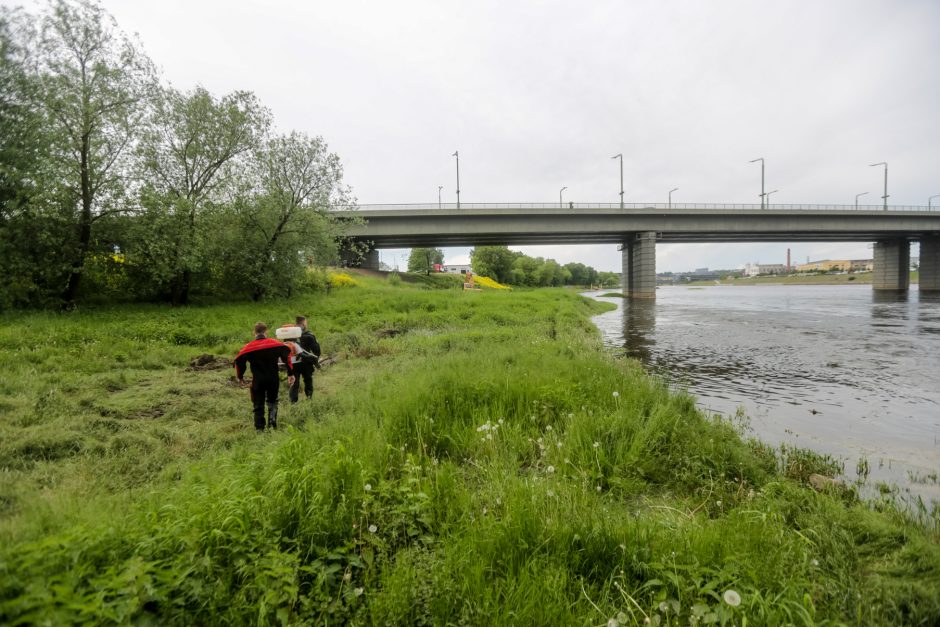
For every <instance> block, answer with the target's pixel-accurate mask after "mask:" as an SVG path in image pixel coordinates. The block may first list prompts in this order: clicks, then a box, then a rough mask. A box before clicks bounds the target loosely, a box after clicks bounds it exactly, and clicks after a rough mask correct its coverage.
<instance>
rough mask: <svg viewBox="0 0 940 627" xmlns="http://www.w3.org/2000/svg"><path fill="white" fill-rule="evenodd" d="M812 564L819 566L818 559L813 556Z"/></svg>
mask: <svg viewBox="0 0 940 627" xmlns="http://www.w3.org/2000/svg"><path fill="white" fill-rule="evenodd" d="M813 566H819V560H818V559H816V558H813Z"/></svg>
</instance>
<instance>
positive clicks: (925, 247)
mask: <svg viewBox="0 0 940 627" xmlns="http://www.w3.org/2000/svg"><path fill="white" fill-rule="evenodd" d="M919 289H920V291H921V293H924V292H930V293H933V294H936V293H937V292H940V237H938V236H936V235H927V236H924V237H921V238H920V288H919Z"/></svg>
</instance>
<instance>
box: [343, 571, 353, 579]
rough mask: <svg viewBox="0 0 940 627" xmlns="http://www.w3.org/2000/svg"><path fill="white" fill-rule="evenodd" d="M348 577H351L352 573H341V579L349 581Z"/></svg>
mask: <svg viewBox="0 0 940 627" xmlns="http://www.w3.org/2000/svg"><path fill="white" fill-rule="evenodd" d="M350 579H352V573H345V574H344V575H343V581H349V580H350Z"/></svg>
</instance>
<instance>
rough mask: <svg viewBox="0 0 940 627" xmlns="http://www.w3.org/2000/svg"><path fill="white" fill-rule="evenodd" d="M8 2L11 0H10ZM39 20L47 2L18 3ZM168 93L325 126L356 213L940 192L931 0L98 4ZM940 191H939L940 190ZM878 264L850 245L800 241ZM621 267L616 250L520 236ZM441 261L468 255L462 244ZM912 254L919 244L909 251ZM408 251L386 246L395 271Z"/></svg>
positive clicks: (709, 257) (699, 249)
mask: <svg viewBox="0 0 940 627" xmlns="http://www.w3.org/2000/svg"><path fill="white" fill-rule="evenodd" d="M2 1H3V3H4V4H15V3H11V2H9V1H8V0H2ZM25 4H26V6H27V7H28V8H30V9H31V10H35V7H36V5H35V4H30V3H29V2H27V3H25ZM103 5H104V6H105V7H106V8H107V9H108V10H109V11H110V12H111V13H112V14H113V15H114V16H115V18H116V19H117V21H118V23H119V24H120V26H121V27H122V28H123V29H124V30H125V31H128V32H136V33H137V34H138V35H139V37H140V40H141V42H142V44H143V47H144V49H145V50H146V51H147V53H148V54H149V55H150V56H151V58H152V59H153V60H154V62H155V63H156V64H157V65H158V66H159V67H160V68H161V69H162V72H163V75H164V77H165V79H166V80H167V81H168V82H170V83H172V84H173V85H174V86H176V87H177V88H181V89H189V88H192V87H193V86H195V85H197V84H201V85H203V86H205V87H206V88H208V89H209V90H211V91H213V92H215V93H216V94H217V95H221V94H224V93H227V92H230V91H232V90H236V89H247V90H251V91H253V92H255V93H256V94H257V95H258V96H259V97H260V99H261V100H262V101H263V102H264V103H265V104H266V105H267V106H268V107H270V108H271V110H272V111H273V113H274V119H275V123H276V125H277V127H278V129H279V130H282V131H289V130H294V129H296V130H301V131H304V132H307V133H310V134H314V135H322V136H323V137H324V139H325V140H326V141H327V143H328V144H329V145H330V148H331V150H333V151H334V152H336V153H338V154H339V156H340V157H341V159H342V161H343V163H344V165H345V173H346V176H345V178H346V182H347V183H348V184H349V185H351V186H352V187H353V190H354V192H355V195H356V196H357V197H358V199H359V202H360V204H369V203H408V202H437V188H438V185H443V186H444V200H445V202H447V201H449V202H453V201H454V188H455V185H454V178H455V177H454V159H453V157H452V156H451V155H452V153H453V152H454V150H458V149H459V150H460V181H461V201H462V202H468V203H470V202H485V201H493V202H552V201H557V199H558V191H559V189H560V188H561V187H563V186H567V188H568V189H567V190H566V191H565V196H564V198H565V202H568V201H569V200H570V201H576V202H590V201H597V202H617V201H618V192H619V187H620V181H619V170H618V164H617V162H616V161H612V160H611V158H610V157H611V155H614V154H616V153H623V156H624V178H625V188H626V196H625V200H626V202H665V201H666V198H667V193H668V191H669V190H670V189H672V188H674V187H678V188H679V190H678V191H677V192H675V193H674V194H673V201H674V202H734V203H748V202H753V203H759V202H760V199H759V197H758V194H759V193H760V165H759V164H757V163H748V162H749V161H750V160H751V159H754V158H756V157H764V158H765V159H766V167H767V189H768V191H769V190H773V189H779V190H780V191H779V192H778V193H776V194H774V196H773V197H772V199H773V202H774V203H838V204H852V203H853V202H854V199H855V194H857V193H860V192H866V191H867V192H869V194H868V196H865V197H863V199H862V202H863V203H865V202H866V201H868V202H870V203H871V204H879V203H880V202H881V201H880V198H879V197H880V196H881V193H882V190H881V188H882V185H883V178H882V177H883V171H882V169H881V168H872V167H869V164H870V163H874V162H878V161H887V162H888V163H889V165H890V170H889V182H888V186H889V189H888V193H889V194H890V195H891V198H890V202H891V203H893V204H909V205H926V204H927V198H928V196H931V195H933V194H940V2H938V1H937V0H877V1H869V0H826V1H824V2H821V1H819V0H788V1H777V2H762V1H756V0H755V1H733V0H720V1H719V0H714V1H708V2H707V1H704V0H686V1H673V0H646V1H631V2H626V1H622V0H621V1H618V2H614V1H591V2H573V1H571V2H568V1H557V2H555V1H545V0H540V1H529V2H513V1H509V0H501V1H472V2H471V1H465V2H457V1H448V0H433V1H432V0H429V1H423V2H412V1H403V0H398V1H396V2H378V1H376V2H360V1H355V0H342V1H340V0H334V1H332V2H319V1H310V0H304V1H302V0H282V1H279V2H271V1H261V0H255V1H247V0H224V1H222V0H198V1H197V0H187V1H185V2H183V1H181V0H161V1H159V2H142V1H140V0H105V1H104V2H103ZM935 200H936V201H940V198H938V199H935ZM790 247H791V248H792V249H793V254H794V259H795V260H800V261H802V260H804V259H805V258H806V257H812V258H814V259H818V258H826V257H830V258H832V257H846V256H848V257H856V258H861V257H870V256H871V250H870V247H869V246H868V245H866V244H864V243H859V244H818V243H814V244H799V243H796V244H792V245H790ZM786 248H787V245H786V244H738V245H727V244H720V245H706V244H699V245H675V244H674V245H660V246H659V247H658V250H657V268H658V269H659V270H661V271H663V270H672V271H681V270H688V269H692V268H696V267H702V266H708V267H711V268H730V267H738V266H741V265H743V264H744V263H745V262H749V261H750V262H755V261H760V262H763V263H783V262H784V261H785V255H786ZM521 250H525V251H526V252H527V253H529V254H533V255H542V256H547V257H553V258H555V259H557V260H558V261H560V262H562V263H566V262H569V261H581V262H585V263H589V264H591V265H593V266H594V267H596V268H598V269H601V270H618V271H619V269H620V255H619V253H618V252H617V251H616V247H614V246H554V247H523V248H521ZM446 252H447V253H448V255H447V256H448V261H449V262H458V263H459V262H461V261H462V260H465V259H466V255H467V252H468V249H450V250H448V251H446ZM914 253H915V254H916V250H915V251H914ZM401 254H402V253H401V252H400V251H399V252H397V253H396V252H383V255H382V258H383V260H384V261H387V262H389V263H390V264H391V265H394V262H395V256H396V255H401Z"/></svg>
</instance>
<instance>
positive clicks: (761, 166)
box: [749, 157, 767, 209]
mask: <svg viewBox="0 0 940 627" xmlns="http://www.w3.org/2000/svg"><path fill="white" fill-rule="evenodd" d="M758 161H760V208H761V209H763V208H764V201H765V200H766V198H767V195H766V194H764V158H763V157H758V158H757V159H751V160H750V162H749V163H757V162H758Z"/></svg>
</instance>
